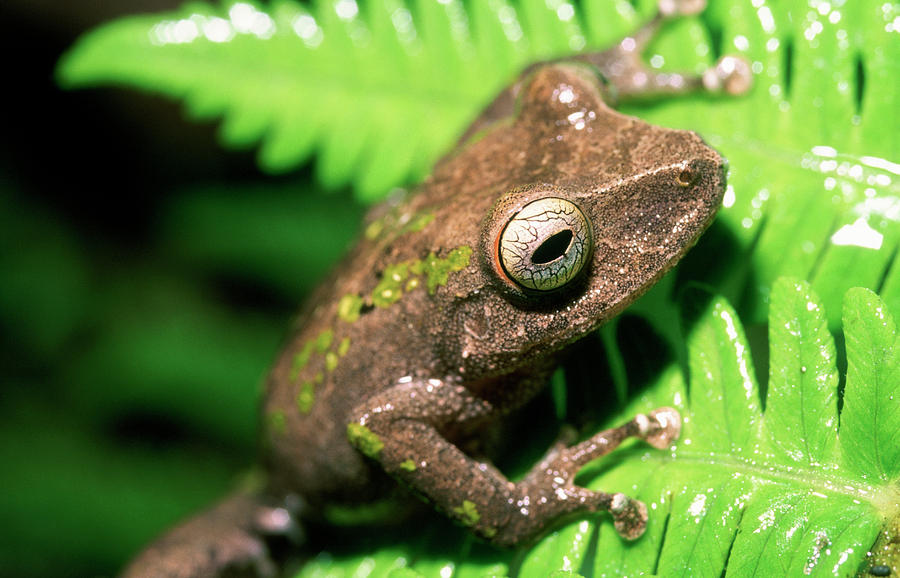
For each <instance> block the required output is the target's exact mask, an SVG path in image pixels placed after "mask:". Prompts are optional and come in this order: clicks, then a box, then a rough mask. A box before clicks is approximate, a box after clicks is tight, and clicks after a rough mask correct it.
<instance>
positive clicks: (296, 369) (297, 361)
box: [288, 341, 313, 381]
mask: <svg viewBox="0 0 900 578" xmlns="http://www.w3.org/2000/svg"><path fill="white" fill-rule="evenodd" d="M312 352H313V343H312V341H307V342H306V343H304V344H303V349H301V350H300V351H299V353H297V354H295V355H294V359H293V361H292V362H291V371H290V373H289V374H288V377H289V378H290V380H291V381H294V380H295V379H297V378H298V377H300V372H301V371H303V369H304V368H306V365H307V364H308V363H309V358H310V357H312Z"/></svg>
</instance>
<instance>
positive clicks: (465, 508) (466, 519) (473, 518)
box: [453, 500, 481, 527]
mask: <svg viewBox="0 0 900 578" xmlns="http://www.w3.org/2000/svg"><path fill="white" fill-rule="evenodd" d="M453 513H454V514H456V515H457V516H458V517H459V521H460V522H462V523H463V525H465V526H470V527H471V526H474V525H476V524H477V523H478V522H479V521H480V520H481V514H479V513H478V508H477V507H476V506H475V503H474V502H470V501H469V500H463V503H462V505H461V506H459V507H457V508H453Z"/></svg>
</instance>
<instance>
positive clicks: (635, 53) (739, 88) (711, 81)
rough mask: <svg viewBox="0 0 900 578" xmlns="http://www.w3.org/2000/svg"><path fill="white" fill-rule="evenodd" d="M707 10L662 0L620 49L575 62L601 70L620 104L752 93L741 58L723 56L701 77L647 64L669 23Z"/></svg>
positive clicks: (702, 0)
mask: <svg viewBox="0 0 900 578" xmlns="http://www.w3.org/2000/svg"><path fill="white" fill-rule="evenodd" d="M705 8H706V0H659V2H658V4H657V11H656V15H655V16H654V17H653V18H652V19H650V21H649V22H647V23H645V24H644V25H643V26H641V27H640V28H638V29H637V30H636V31H635V32H634V33H632V34H629V35H628V36H626V37H625V38H623V39H622V40H621V41H620V42H619V43H618V44H617V45H616V46H614V47H612V48H610V49H609V50H605V51H603V52H593V53H585V54H579V55H576V56H574V57H573V58H572V60H580V61H583V62H588V63H590V64H592V65H593V66H595V67H597V69H598V70H600V71H601V73H602V74H603V77H604V79H605V80H606V81H607V82H608V83H609V84H610V85H611V86H612V88H613V94H614V95H615V97H616V98H617V99H619V100H629V99H633V98H646V97H657V96H663V95H673V94H684V93H690V92H696V91H705V92H711V93H719V92H724V93H726V94H731V95H738V94H743V93H745V92H747V90H749V89H750V85H751V82H752V74H751V71H750V66H749V65H748V63H747V62H746V61H745V60H744V59H743V58H741V57H739V56H732V55H725V56H722V57H721V58H720V59H719V61H718V62H716V64H715V65H714V66H712V67H710V68H709V69H707V70H705V71H704V72H703V74H699V75H698V74H686V73H678V72H661V71H657V70H654V69H652V68H650V67H648V66H647V65H646V64H645V63H644V59H643V53H644V50H646V48H647V46H648V45H649V44H650V42H651V41H652V40H653V39H654V38H655V37H656V35H657V34H658V33H659V31H660V29H661V28H662V25H663V24H664V23H665V22H666V21H668V20H676V19H678V18H682V17H685V16H691V15H694V14H698V13H699V12H702V11H703V10H704V9H705Z"/></svg>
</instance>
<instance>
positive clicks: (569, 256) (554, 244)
mask: <svg viewBox="0 0 900 578" xmlns="http://www.w3.org/2000/svg"><path fill="white" fill-rule="evenodd" d="M592 249H593V237H592V234H591V226H590V223H589V222H588V220H587V218H585V216H584V213H582V212H581V209H579V208H578V207H577V206H576V205H575V204H573V203H571V202H569V201H567V200H565V199H560V198H556V197H547V198H543V199H538V200H536V201H532V202H531V203H528V204H527V205H525V206H524V207H522V209H521V210H520V211H519V212H518V213H516V214H515V215H514V216H513V217H512V218H511V219H510V220H509V222H508V223H507V224H506V227H504V229H503V231H502V232H501V233H500V237H499V240H498V252H499V255H498V256H499V258H500V264H501V266H502V267H503V271H504V272H505V273H506V274H507V275H508V276H509V278H510V279H511V280H512V281H514V282H515V283H516V284H517V285H520V286H521V287H524V288H525V289H531V290H534V291H552V290H554V289H559V288H560V287H562V286H564V285H566V284H567V283H569V282H570V281H572V280H573V279H575V278H576V277H577V276H578V273H579V272H581V270H582V269H583V268H584V264H585V263H586V262H587V261H588V258H589V257H590V254H591V250H592Z"/></svg>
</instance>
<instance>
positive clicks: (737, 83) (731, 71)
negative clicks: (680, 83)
mask: <svg viewBox="0 0 900 578" xmlns="http://www.w3.org/2000/svg"><path fill="white" fill-rule="evenodd" d="M752 85H753V72H752V71H751V70H750V63H749V62H747V61H746V60H745V59H744V58H742V57H740V56H733V55H726V56H723V57H722V58H720V59H719V61H718V62H716V65H715V66H713V67H711V68H707V69H706V70H705V71H704V72H703V88H705V89H706V90H707V91H709V92H724V93H726V94H732V95H737V94H743V93H745V92H747V91H748V90H750V87H751V86H752Z"/></svg>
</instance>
